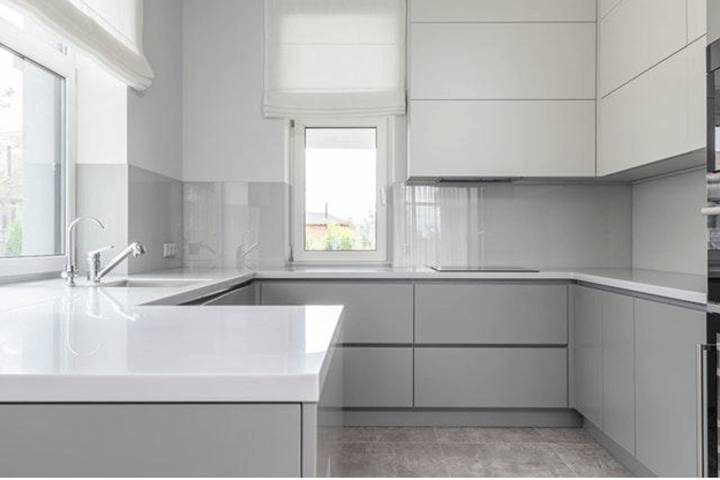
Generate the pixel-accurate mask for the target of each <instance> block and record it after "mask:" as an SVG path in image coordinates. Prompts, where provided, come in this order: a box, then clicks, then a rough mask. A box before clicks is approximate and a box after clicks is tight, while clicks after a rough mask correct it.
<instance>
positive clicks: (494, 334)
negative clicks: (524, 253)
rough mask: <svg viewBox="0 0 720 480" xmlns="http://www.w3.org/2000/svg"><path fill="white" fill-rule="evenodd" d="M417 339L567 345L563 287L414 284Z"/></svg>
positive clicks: (421, 340)
mask: <svg viewBox="0 0 720 480" xmlns="http://www.w3.org/2000/svg"><path fill="white" fill-rule="evenodd" d="M415 341H416V342H418V343H460V344H468V343H476V344H559V345H565V344H567V286H566V285H517V284H515V285H513V284H498V285H488V284H478V283H444V284H438V283H433V284H420V285H417V286H416V287H415Z"/></svg>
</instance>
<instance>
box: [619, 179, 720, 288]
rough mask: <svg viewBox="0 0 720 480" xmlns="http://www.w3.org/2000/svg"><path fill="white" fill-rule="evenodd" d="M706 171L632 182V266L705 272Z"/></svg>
mask: <svg viewBox="0 0 720 480" xmlns="http://www.w3.org/2000/svg"><path fill="white" fill-rule="evenodd" d="M705 203H706V193H705V171H704V169H702V168H701V169H698V170H695V171H691V172H685V173H682V174H678V175H672V176H667V177H662V178H658V179H654V180H649V181H645V182H640V183H637V184H636V185H634V186H633V232H632V235H633V267H635V268H645V269H651V270H666V271H670V272H680V273H695V274H699V275H705V274H706V272H707V250H706V244H705V241H706V240H705V236H706V224H705V218H704V217H703V216H702V215H700V208H702V207H703V206H705Z"/></svg>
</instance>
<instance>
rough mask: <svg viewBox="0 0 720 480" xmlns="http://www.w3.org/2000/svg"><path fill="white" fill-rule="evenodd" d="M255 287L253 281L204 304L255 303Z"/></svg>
mask: <svg viewBox="0 0 720 480" xmlns="http://www.w3.org/2000/svg"><path fill="white" fill-rule="evenodd" d="M256 292H257V288H256V286H255V284H254V283H252V284H250V285H246V286H244V287H240V288H236V289H235V290H232V291H230V292H228V293H226V294H223V295H220V296H219V297H217V298H214V299H212V300H210V301H209V302H207V303H205V305H255V304H257V297H256Z"/></svg>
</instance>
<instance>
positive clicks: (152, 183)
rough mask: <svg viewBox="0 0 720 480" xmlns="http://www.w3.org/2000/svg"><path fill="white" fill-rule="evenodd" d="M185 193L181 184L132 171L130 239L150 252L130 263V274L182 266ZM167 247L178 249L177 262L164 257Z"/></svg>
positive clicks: (129, 208) (132, 168)
mask: <svg viewBox="0 0 720 480" xmlns="http://www.w3.org/2000/svg"><path fill="white" fill-rule="evenodd" d="M182 189H183V185H182V182H180V181H179V180H175V179H172V178H169V177H166V176H164V175H160V174H157V173H153V172H150V171H148V170H144V169H142V168H138V167H134V166H130V167H129V183H128V211H129V223H128V239H129V241H138V242H140V243H142V244H143V245H144V246H145V249H146V251H147V253H146V254H145V255H143V256H142V257H138V258H130V259H129V267H128V268H129V273H139V272H148V271H153V270H162V269H166V268H177V267H180V266H182V264H183V260H182V256H183V223H182V222H183V213H182V208H183V204H182ZM165 243H175V244H176V245H177V255H176V256H175V257H174V258H164V257H163V244H165ZM121 247H124V245H121Z"/></svg>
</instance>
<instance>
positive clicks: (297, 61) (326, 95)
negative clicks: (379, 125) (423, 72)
mask: <svg viewBox="0 0 720 480" xmlns="http://www.w3.org/2000/svg"><path fill="white" fill-rule="evenodd" d="M264 112H265V116H266V117H281V118H327V117H332V118H340V117H362V116H383V115H402V114H404V113H405V0H266V1H265V95H264Z"/></svg>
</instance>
